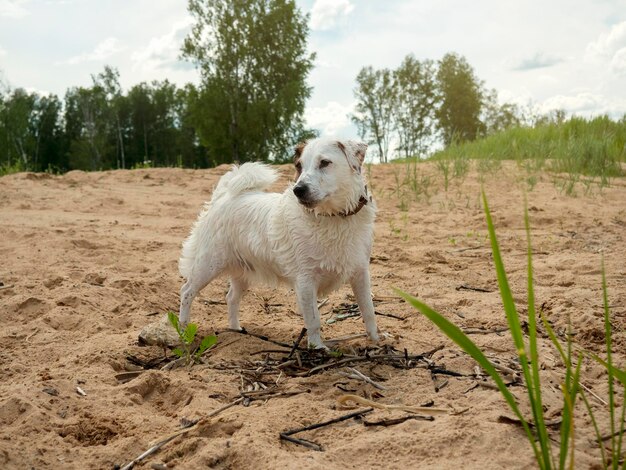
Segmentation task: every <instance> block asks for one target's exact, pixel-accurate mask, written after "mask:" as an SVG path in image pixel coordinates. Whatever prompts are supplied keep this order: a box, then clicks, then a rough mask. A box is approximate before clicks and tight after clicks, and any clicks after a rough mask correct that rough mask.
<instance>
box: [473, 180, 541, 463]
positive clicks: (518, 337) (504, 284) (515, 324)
mask: <svg viewBox="0 0 626 470" xmlns="http://www.w3.org/2000/svg"><path fill="white" fill-rule="evenodd" d="M482 198H483V206H484V209H485V217H486V219H487V229H488V232H489V239H490V241H491V251H492V254H493V262H494V265H495V267H496V275H497V278H498V287H499V289H500V296H501V298H502V305H503V307H504V312H505V313H506V318H507V323H508V324H509V330H510V332H511V336H512V337H513V342H514V344H515V349H516V351H517V356H518V358H519V362H520V365H521V367H522V372H523V375H524V381H525V383H526V387H527V391H528V399H529V401H530V407H531V409H532V410H533V416H534V419H535V420H536V416H535V415H537V414H543V408H541V407H539V405H538V403H537V400H536V393H537V392H536V390H537V389H539V387H540V386H541V384H540V383H539V382H536V383H535V380H534V378H533V375H531V371H530V367H529V365H528V362H529V356H528V353H527V351H526V345H525V344H524V334H523V331H522V326H521V323H520V319H519V315H518V313H517V309H516V308H515V302H514V300H513V294H512V292H511V288H510V286H509V282H508V279H507V276H506V271H505V269H504V263H503V261H502V255H501V253H500V247H499V245H498V239H497V236H496V230H495V227H494V224H493V220H492V218H491V211H490V210H489V203H488V202H487V195H486V194H485V191H484V190H483V191H482ZM531 269H532V264H531ZM531 282H532V278H531ZM531 290H532V289H531ZM539 393H540V392H539ZM535 422H536V423H537V421H535ZM537 424H538V425H539V426H541V424H539V423H537ZM544 427H545V424H544ZM538 432H539V428H538ZM544 436H547V431H545V433H544ZM540 445H541V455H542V458H541V462H544V465H545V466H546V468H548V467H549V466H550V462H551V460H550V451H549V446H550V443H549V441H548V440H547V439H541V438H540ZM538 461H539V460H538ZM541 462H539V463H541Z"/></svg>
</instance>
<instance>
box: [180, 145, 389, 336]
mask: <svg viewBox="0 0 626 470" xmlns="http://www.w3.org/2000/svg"><path fill="white" fill-rule="evenodd" d="M366 149H367V146H366V145H365V144H362V143H357V142H352V141H347V142H339V141H336V140H330V139H315V140H311V141H309V142H308V143H306V144H300V145H299V146H298V147H296V154H295V157H294V158H295V166H296V170H297V173H298V179H297V181H296V184H295V186H291V187H289V188H288V189H287V190H285V192H284V193H282V194H280V193H268V192H265V191H264V189H266V188H267V187H268V186H270V185H271V184H272V183H273V182H274V181H275V180H276V178H277V175H276V173H275V171H274V170H273V169H271V168H270V167H269V166H266V165H263V164H261V163H244V164H243V165H241V166H239V167H237V166H235V167H233V169H232V170H231V171H229V172H228V173H226V174H225V175H224V176H223V177H222V178H221V179H220V181H219V183H218V185H217V187H216V188H215V191H214V192H213V196H212V198H211V202H209V203H208V204H206V205H205V208H204V210H203V211H202V213H201V214H200V216H199V217H198V220H197V221H196V223H195V225H194V227H193V229H192V231H191V234H190V235H189V237H188V238H187V239H186V240H185V242H184V243H183V250H182V256H181V258H180V261H179V268H180V273H181V275H182V276H183V277H184V278H185V279H186V281H187V282H185V284H184V285H183V287H182V289H181V296H180V314H179V319H180V322H181V324H183V325H185V324H187V322H188V321H189V311H190V308H191V303H192V302H193V299H194V298H195V297H196V295H197V294H198V292H200V291H201V290H202V289H203V288H204V287H205V286H206V285H207V284H208V283H209V282H211V281H212V280H213V279H215V278H216V277H218V276H220V275H222V274H228V275H229V276H230V289H229V291H228V294H227V296H226V300H227V303H228V321H229V326H230V328H232V329H240V326H239V302H240V300H241V297H242V295H243V294H244V293H245V291H246V290H247V289H248V286H249V285H250V284H251V283H253V282H263V283H266V284H270V285H276V284H280V283H284V284H287V285H289V286H292V287H293V288H294V290H295V292H296V298H297V303H298V309H299V310H300V313H301V314H302V316H303V317H304V324H305V326H306V329H307V335H308V342H309V345H310V346H313V347H316V348H324V347H325V346H324V343H323V342H322V338H321V336H320V315H319V311H318V310H317V299H318V296H322V295H324V294H325V293H328V292H331V291H333V290H335V289H337V288H338V287H339V286H341V285H342V284H344V283H346V282H350V284H351V286H352V290H353V291H354V295H355V297H356V300H357V303H358V305H359V308H360V310H361V315H362V317H363V321H364V322H365V330H366V331H367V335H368V337H369V338H370V339H371V340H373V341H377V340H378V331H377V328H376V319H375V317H374V306H373V304H372V298H371V293H370V275H369V259H370V251H371V247H372V236H373V230H374V217H375V214H376V207H375V205H374V203H373V201H372V199H371V197H370V196H369V195H368V193H367V186H366V184H365V180H364V177H363V174H362V171H361V168H362V164H363V159H364V157H365V150H366Z"/></svg>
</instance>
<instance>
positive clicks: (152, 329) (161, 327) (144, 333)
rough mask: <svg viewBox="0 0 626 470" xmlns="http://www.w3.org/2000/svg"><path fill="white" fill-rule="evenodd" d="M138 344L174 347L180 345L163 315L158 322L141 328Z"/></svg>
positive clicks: (176, 334)
mask: <svg viewBox="0 0 626 470" xmlns="http://www.w3.org/2000/svg"><path fill="white" fill-rule="evenodd" d="M139 344H146V345H154V346H161V347H175V346H179V345H180V338H179V337H178V333H177V332H176V330H175V329H174V327H173V326H172V325H171V324H170V322H169V320H168V319H167V315H165V316H164V317H163V318H162V319H161V320H160V321H158V322H154V323H149V324H148V325H146V326H144V327H143V329H142V330H141V332H140V333H139Z"/></svg>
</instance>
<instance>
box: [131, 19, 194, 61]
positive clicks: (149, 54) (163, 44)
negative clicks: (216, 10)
mask: <svg viewBox="0 0 626 470" xmlns="http://www.w3.org/2000/svg"><path fill="white" fill-rule="evenodd" d="M191 24H192V19H191V17H189V18H187V19H185V20H183V21H180V22H178V23H176V24H175V25H174V26H173V27H172V29H171V31H170V32H169V33H167V34H164V35H163V36H158V37H153V38H152V39H151V40H150V43H149V44H148V45H147V46H146V47H143V48H140V49H137V50H136V51H135V52H133V54H132V56H131V60H132V61H133V62H134V67H141V68H143V69H146V70H151V69H156V68H181V67H183V68H185V67H189V66H190V65H188V64H187V63H186V62H182V61H181V60H180V59H179V58H178V56H179V54H180V48H181V46H182V43H183V41H184V39H185V36H187V33H188V32H189V29H190V28H191Z"/></svg>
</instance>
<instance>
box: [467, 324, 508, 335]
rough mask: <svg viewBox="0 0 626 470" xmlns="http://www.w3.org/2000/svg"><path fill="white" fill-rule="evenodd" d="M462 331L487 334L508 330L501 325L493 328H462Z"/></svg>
mask: <svg viewBox="0 0 626 470" xmlns="http://www.w3.org/2000/svg"><path fill="white" fill-rule="evenodd" d="M462 331H463V333H465V334H466V335H488V334H491V333H495V334H499V333H504V332H505V331H508V327H505V326H502V327H500V328H494V329H492V330H489V329H486V328H480V327H479V328H463V329H462Z"/></svg>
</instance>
